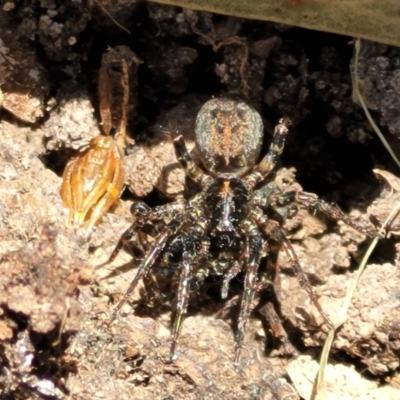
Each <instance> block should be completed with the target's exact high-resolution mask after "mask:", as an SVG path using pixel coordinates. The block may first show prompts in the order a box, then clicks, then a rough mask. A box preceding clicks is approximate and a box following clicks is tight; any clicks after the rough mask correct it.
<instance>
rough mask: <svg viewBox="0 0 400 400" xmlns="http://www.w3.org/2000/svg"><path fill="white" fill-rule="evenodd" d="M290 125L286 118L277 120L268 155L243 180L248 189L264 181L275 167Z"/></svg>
mask: <svg viewBox="0 0 400 400" xmlns="http://www.w3.org/2000/svg"><path fill="white" fill-rule="evenodd" d="M290 124H291V122H290V120H289V119H288V118H281V119H280V120H279V123H278V125H276V127H275V131H274V136H273V138H272V142H271V144H270V147H269V150H268V153H267V154H266V156H265V157H264V158H263V159H262V160H261V161H260V163H259V164H258V165H256V166H255V167H254V168H253V171H252V172H251V173H250V174H248V175H247V176H245V177H244V178H243V181H244V182H245V183H246V184H247V185H248V187H249V188H250V189H253V188H254V187H255V186H256V185H257V183H259V182H261V181H262V180H264V179H265V178H266V177H267V176H268V175H269V174H270V172H271V171H272V170H273V168H274V167H275V165H276V162H277V161H278V157H279V156H280V155H281V154H282V151H283V148H284V147H285V141H286V136H287V134H288V131H289V126H290Z"/></svg>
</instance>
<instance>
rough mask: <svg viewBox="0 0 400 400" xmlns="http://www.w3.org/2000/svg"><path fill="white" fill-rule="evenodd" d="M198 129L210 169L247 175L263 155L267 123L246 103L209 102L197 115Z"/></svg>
mask: <svg viewBox="0 0 400 400" xmlns="http://www.w3.org/2000/svg"><path fill="white" fill-rule="evenodd" d="M195 132H196V139H197V145H198V147H199V150H200V155H201V158H202V161H203V164H204V166H205V167H206V168H207V169H208V171H210V172H213V173H216V174H217V173H219V174H221V173H222V174H233V175H243V174H244V173H246V172H248V171H249V170H250V169H251V168H252V167H253V166H254V164H255V163H256V161H257V159H258V156H259V155H260V150H261V144H262V137H263V123H262V120H261V117H260V114H259V113H258V112H257V111H255V110H254V109H253V108H251V107H250V106H249V105H247V104H246V103H244V102H238V101H234V100H229V99H212V100H210V101H208V102H207V103H206V104H205V105H204V106H203V107H202V108H201V110H200V112H199V114H198V115H197V118H196V126H195Z"/></svg>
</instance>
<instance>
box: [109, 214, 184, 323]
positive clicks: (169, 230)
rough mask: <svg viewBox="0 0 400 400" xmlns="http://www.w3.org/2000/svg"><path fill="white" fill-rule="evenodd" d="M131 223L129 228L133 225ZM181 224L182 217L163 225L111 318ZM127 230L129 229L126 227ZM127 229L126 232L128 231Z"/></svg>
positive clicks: (112, 317)
mask: <svg viewBox="0 0 400 400" xmlns="http://www.w3.org/2000/svg"><path fill="white" fill-rule="evenodd" d="M134 225H135V224H133V225H132V226H131V228H132V227H133V226H134ZM181 226H182V218H179V219H175V220H172V221H171V222H170V223H169V224H167V225H166V226H164V228H163V229H162V230H161V232H160V234H159V235H158V236H157V238H156V240H155V242H154V244H153V246H152V247H151V249H150V250H149V252H148V253H147V255H146V257H145V258H144V259H143V260H142V262H141V263H140V265H139V267H138V271H137V273H136V276H135V278H134V279H133V281H132V282H131V284H130V285H129V288H128V290H127V291H126V293H125V294H124V297H123V298H122V300H121V301H120V302H119V303H118V305H117V307H116V308H115V310H114V311H113V313H112V315H111V320H113V319H114V318H115V316H116V314H117V313H118V311H119V310H120V309H121V307H122V306H123V305H124V304H125V302H126V301H127V300H128V298H129V296H130V295H131V294H132V293H133V291H134V290H135V287H136V285H137V284H138V283H139V281H140V279H142V277H143V276H144V275H145V274H146V273H147V271H148V270H149V269H150V268H151V267H152V266H153V265H154V263H155V262H156V261H157V259H158V257H159V255H160V253H161V252H162V251H163V249H164V247H165V245H166V244H167V241H168V239H169V238H170V237H171V236H172V235H175V234H176V233H177V232H178V231H179V229H180V228H181ZM128 231H129V229H128ZM128 231H127V232H128Z"/></svg>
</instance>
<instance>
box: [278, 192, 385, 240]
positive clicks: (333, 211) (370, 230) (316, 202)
mask: <svg viewBox="0 0 400 400" xmlns="http://www.w3.org/2000/svg"><path fill="white" fill-rule="evenodd" d="M293 201H295V202H297V203H300V204H303V205H304V206H305V207H307V208H309V209H313V210H316V211H320V212H322V213H323V214H325V215H326V216H327V217H329V218H330V219H333V220H335V221H343V222H344V223H345V224H347V225H349V226H351V227H352V228H354V229H355V230H356V231H359V232H361V233H363V234H364V235H367V236H369V237H373V238H374V237H378V238H380V237H382V236H381V234H380V233H379V232H378V231H377V230H376V229H375V228H374V227H373V226H366V225H362V224H360V223H358V222H356V221H354V220H352V219H351V218H350V217H349V216H347V215H346V214H345V213H344V212H343V211H342V210H341V209H340V208H339V206H338V205H337V204H335V203H328V202H326V201H324V200H321V199H320V198H319V197H318V196H317V195H316V194H314V193H307V192H300V191H292V192H287V193H284V194H282V195H280V196H279V203H280V204H288V203H290V202H293Z"/></svg>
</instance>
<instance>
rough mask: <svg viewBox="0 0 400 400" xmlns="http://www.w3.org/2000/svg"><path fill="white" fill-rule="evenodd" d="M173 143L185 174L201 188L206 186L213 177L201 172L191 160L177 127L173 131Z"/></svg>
mask: <svg viewBox="0 0 400 400" xmlns="http://www.w3.org/2000/svg"><path fill="white" fill-rule="evenodd" d="M173 144H174V147H175V154H176V158H177V159H178V161H179V163H180V164H181V166H182V168H183V169H184V170H185V172H186V175H187V176H188V177H189V178H190V179H192V180H193V181H194V182H197V183H198V184H200V185H201V186H202V187H203V188H204V187H206V186H208V185H209V184H210V183H211V182H213V181H214V179H213V178H212V177H211V176H210V175H208V174H207V173H205V172H203V170H202V169H201V168H200V167H199V166H198V165H197V164H196V163H195V162H194V161H193V160H192V158H191V157H190V155H189V152H188V151H187V148H186V144H185V140H184V139H183V136H182V134H181V133H179V131H178V129H175V130H174V131H173Z"/></svg>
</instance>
